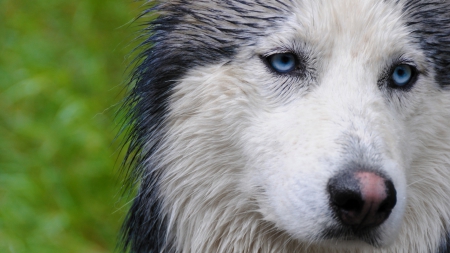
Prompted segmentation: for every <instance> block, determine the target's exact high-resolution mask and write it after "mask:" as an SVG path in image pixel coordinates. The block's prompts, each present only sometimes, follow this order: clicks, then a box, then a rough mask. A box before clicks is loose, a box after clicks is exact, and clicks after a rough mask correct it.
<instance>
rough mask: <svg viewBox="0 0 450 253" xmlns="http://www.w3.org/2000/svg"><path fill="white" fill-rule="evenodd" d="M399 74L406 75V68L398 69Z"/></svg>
mask: <svg viewBox="0 0 450 253" xmlns="http://www.w3.org/2000/svg"><path fill="white" fill-rule="evenodd" d="M397 74H398V75H399V76H403V75H405V70H404V69H397Z"/></svg>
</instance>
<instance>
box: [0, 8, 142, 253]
mask: <svg viewBox="0 0 450 253" xmlns="http://www.w3.org/2000/svg"><path fill="white" fill-rule="evenodd" d="M142 4H143V2H135V1H132V0H76V1H63V0H41V1H32V0H0V49H1V50H0V252H1V253H3V252H27V253H28V252H77V253H78V252H83V253H84V252H113V251H114V249H115V245H116V241H117V235H118V230H119V228H120V225H121V221H122V219H123V216H124V215H125V213H126V210H127V207H128V204H127V201H129V199H128V200H124V199H123V198H122V197H121V189H120V188H121V184H122V179H121V177H120V174H119V170H120V163H121V159H122V157H123V154H121V152H120V147H121V145H120V144H121V143H120V138H119V140H116V141H114V138H115V136H116V134H117V132H118V130H119V128H120V122H121V116H120V115H119V116H116V112H117V111H118V109H119V107H120V101H121V100H122V99H123V97H124V94H125V88H124V87H125V83H126V79H127V72H126V67H127V65H128V64H129V62H130V61H131V58H132V56H129V55H128V53H129V52H131V51H132V49H133V48H134V46H135V42H133V39H134V37H136V35H137V31H138V30H139V27H138V23H137V22H133V19H134V17H136V16H137V15H138V14H139V13H140V12H141V11H142V10H143V7H142Z"/></svg>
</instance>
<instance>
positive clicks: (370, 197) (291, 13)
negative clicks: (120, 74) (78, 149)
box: [122, 0, 450, 253]
mask: <svg viewBox="0 0 450 253" xmlns="http://www.w3.org/2000/svg"><path fill="white" fill-rule="evenodd" d="M148 5H149V7H148V10H146V11H145V12H144V13H143V14H142V15H141V16H142V17H143V18H144V19H145V17H149V18H148V19H149V21H148V22H147V23H146V28H145V29H144V32H143V35H142V36H141V37H142V38H144V39H143V42H142V44H141V45H140V46H139V47H138V50H139V52H140V56H139V58H138V63H137V64H136V68H135V69H134V72H133V74H132V81H131V82H130V83H131V84H132V86H131V89H130V92H129V95H128V97H127V98H126V101H125V103H124V108H125V110H126V111H127V112H128V114H127V115H128V117H127V119H128V121H127V123H126V124H127V126H130V129H131V130H130V132H129V133H128V139H127V140H128V145H129V149H128V153H127V158H126V161H125V163H126V164H127V166H128V167H129V168H130V170H129V173H128V175H129V178H128V182H131V184H132V185H134V186H135V187H136V188H137V194H136V196H135V198H134V199H133V203H132V206H131V207H130V210H129V212H128V215H127V217H126V219H125V221H124V225H123V230H122V244H123V245H122V248H123V251H124V252H125V251H127V250H129V251H131V252H136V253H144V252H146V253H148V252H153V253H160V252H167V253H200V252H202V253H228V252H236V253H238V252H239V253H240V252H255V253H256V252H259V253H268V252H276V253H292V252H335V253H340V252H348V253H353V252H364V253H365V252H368V253H369V252H373V253H376V252H395V253H396V252H420V253H422V252H423V253H425V252H427V253H428V252H430V253H445V252H450V234H449V231H450V88H449V87H450V1H447V0H397V1H394V0H386V1H376V0H367V1H353V0H264V1H263V0H160V1H152V2H150V3H148ZM127 252H128V251H127Z"/></svg>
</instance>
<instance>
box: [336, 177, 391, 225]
mask: <svg viewBox="0 0 450 253" xmlns="http://www.w3.org/2000/svg"><path fill="white" fill-rule="evenodd" d="M328 193H329V195H330V204H331V206H332V209H333V211H334V212H335V215H336V216H337V218H338V219H339V220H340V222H341V223H342V224H343V225H345V226H350V227H351V228H352V229H353V230H354V231H358V230H363V229H369V228H374V227H377V226H379V225H381V224H382V223H383V222H384V221H385V220H386V219H387V218H388V217H389V215H390V213H391V211H392V209H393V208H394V206H395V204H396V202H397V197H396V190H395V187H394V184H393V183H392V181H391V180H389V179H387V178H385V177H384V176H380V175H378V174H376V173H374V172H369V171H347V172H343V173H339V174H337V175H336V176H334V177H333V178H331V179H330V180H329V182H328Z"/></svg>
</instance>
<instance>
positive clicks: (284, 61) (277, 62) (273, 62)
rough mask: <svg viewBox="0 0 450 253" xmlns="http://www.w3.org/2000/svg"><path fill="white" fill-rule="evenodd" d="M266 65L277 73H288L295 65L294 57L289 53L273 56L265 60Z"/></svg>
mask: <svg viewBox="0 0 450 253" xmlns="http://www.w3.org/2000/svg"><path fill="white" fill-rule="evenodd" d="M267 61H268V63H269V64H270V66H271V67H272V68H273V70H275V71H276V72H278V73H288V72H291V71H292V70H294V69H295V67H296V65H297V61H296V57H295V55H294V54H291V53H282V54H274V55H271V56H269V57H268V58H267Z"/></svg>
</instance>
